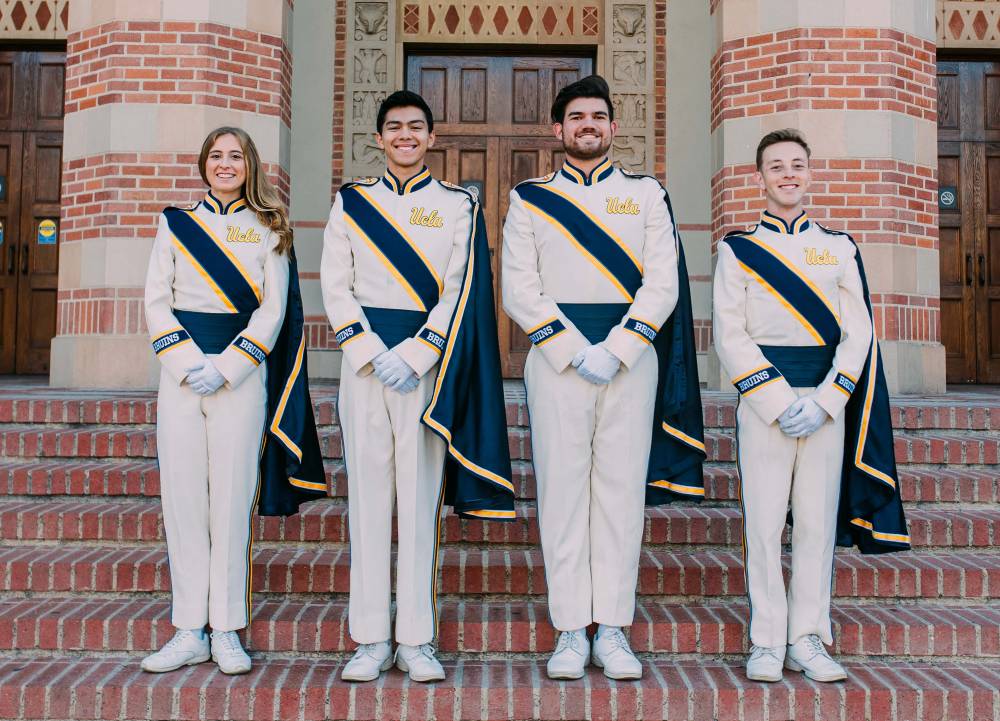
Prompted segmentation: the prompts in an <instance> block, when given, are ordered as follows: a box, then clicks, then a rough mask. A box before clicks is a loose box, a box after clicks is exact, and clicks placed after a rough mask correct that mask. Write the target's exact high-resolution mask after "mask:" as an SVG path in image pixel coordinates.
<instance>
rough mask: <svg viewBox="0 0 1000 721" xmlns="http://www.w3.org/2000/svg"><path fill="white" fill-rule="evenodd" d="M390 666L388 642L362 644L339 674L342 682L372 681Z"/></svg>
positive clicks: (390, 654)
mask: <svg viewBox="0 0 1000 721" xmlns="http://www.w3.org/2000/svg"><path fill="white" fill-rule="evenodd" d="M390 666H392V646H391V645H390V644H389V642H388V641H379V642H378V643H363V644H361V645H360V646H358V650H357V651H355V652H354V655H353V656H351V660H350V661H348V662H347V664H346V665H345V666H344V668H343V670H342V671H341V672H340V678H341V679H343V680H344V681H374V680H375V679H377V678H378V677H379V674H380V673H382V672H383V671H388V670H389V667H390Z"/></svg>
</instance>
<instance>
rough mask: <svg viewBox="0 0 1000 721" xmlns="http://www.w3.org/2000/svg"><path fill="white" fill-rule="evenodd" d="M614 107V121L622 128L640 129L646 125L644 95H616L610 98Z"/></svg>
mask: <svg viewBox="0 0 1000 721" xmlns="http://www.w3.org/2000/svg"><path fill="white" fill-rule="evenodd" d="M611 102H613V103H614V106H615V120H617V121H618V125H619V127H622V128H642V127H645V125H646V95H645V94H644V93H623V94H616V95H614V96H613V97H612V98H611Z"/></svg>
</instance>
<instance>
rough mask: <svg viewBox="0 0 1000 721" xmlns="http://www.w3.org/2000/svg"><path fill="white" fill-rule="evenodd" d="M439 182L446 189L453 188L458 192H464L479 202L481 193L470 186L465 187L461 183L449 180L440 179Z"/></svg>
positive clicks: (472, 199)
mask: <svg viewBox="0 0 1000 721" xmlns="http://www.w3.org/2000/svg"><path fill="white" fill-rule="evenodd" d="M438 182H439V183H441V186H442V187H443V188H444V189H445V190H452V191H454V192H456V193H464V194H465V195H467V196H468V198H469V200H471V201H472V202H473V203H478V202H479V195H478V194H477V193H474V192H473V191H472V190H470V189H469V188H463V187H462V186H461V185H455V184H454V183H449V182H448V181H447V180H438Z"/></svg>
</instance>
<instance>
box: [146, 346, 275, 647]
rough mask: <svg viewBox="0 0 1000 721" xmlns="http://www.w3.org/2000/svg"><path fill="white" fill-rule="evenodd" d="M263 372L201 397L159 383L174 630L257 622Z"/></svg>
mask: <svg viewBox="0 0 1000 721" xmlns="http://www.w3.org/2000/svg"><path fill="white" fill-rule="evenodd" d="M265 381H266V367H265V365H264V364H261V365H260V367H259V368H257V369H256V370H255V371H253V372H252V373H251V374H250V376H249V377H247V378H246V379H245V380H244V381H243V382H242V383H240V385H239V386H237V387H236V388H235V389H230V388H229V387H227V386H223V387H222V388H220V389H219V390H218V391H216V392H215V393H213V394H212V395H210V396H205V397H202V396H199V395H198V394H197V393H195V392H194V391H193V390H191V386H189V385H187V384H183V385H178V384H177V381H176V380H174V378H173V377H172V376H170V375H169V374H168V373H167V371H166V370H163V371H162V372H161V374H160V392H159V395H158V401H157V402H158V405H157V423H156V446H157V453H158V455H159V461H160V495H161V497H162V501H163V525H164V527H165V529H166V534H167V555H168V557H169V559H170V586H171V589H172V591H173V614H172V617H171V620H172V622H173V624H174V626H176V627H177V628H188V629H194V628H202V627H204V625H205V624H206V623H208V624H209V625H211V627H212V629H213V630H215V631H235V630H236V629H240V628H243V627H244V626H246V625H247V624H248V623H249V622H250V586H251V578H250V569H251V561H252V552H253V548H252V546H253V537H252V519H253V511H254V506H255V505H256V502H257V501H256V499H257V492H258V488H259V480H260V479H259V476H260V453H261V442H262V440H263V434H264V424H265V421H266V417H267V385H266V382H265Z"/></svg>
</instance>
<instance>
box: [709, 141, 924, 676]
mask: <svg viewBox="0 0 1000 721" xmlns="http://www.w3.org/2000/svg"><path fill="white" fill-rule="evenodd" d="M809 156H810V151H809V146H808V145H807V144H806V141H805V138H803V136H802V135H801V134H800V133H799V132H798V131H796V130H790V129H789V130H777V131H774V132H772V133H769V134H768V135H766V136H764V138H763V139H762V140H761V141H760V144H759V146H758V148H757V172H756V174H755V178H756V182H757V185H758V186H759V187H760V189H761V190H762V191H763V193H764V196H765V197H766V199H767V209H766V210H765V211H764V213H763V215H762V216H761V219H760V222H759V223H758V224H757V225H756V226H754V227H753V228H751V229H750V230H748V231H740V232H736V233H730V234H729V235H727V236H726V237H725V238H724V239H723V240H722V241H721V242H720V243H719V252H718V265H717V267H716V271H715V281H714V296H713V306H714V322H713V334H714V336H715V347H716V350H717V351H718V353H719V359H720V360H721V362H722V365H723V367H724V368H725V369H726V371H727V372H728V374H729V376H730V377H731V379H732V383H733V385H734V386H735V387H736V390H737V391H738V392H739V394H740V400H739V406H738V408H737V414H736V426H737V430H736V433H737V463H738V466H739V472H740V484H741V492H740V500H741V502H742V507H743V523H744V527H743V528H744V554H745V556H744V563H745V571H746V583H747V589H748V593H749V597H750V641H751V643H752V649H751V654H750V658H749V660H748V661H747V668H746V671H747V676H748V677H749V678H750V679H752V680H755V681H780V680H781V677H782V666H784V667H785V668H788V669H790V670H794V671H802V672H804V673H805V674H806V675H807V676H809V677H810V678H812V679H814V680H816V681H839V680H842V679H844V678H846V677H847V674H846V672H845V670H844V668H843V667H842V666H841V665H840V664H839V663H837V662H836V661H835V660H834V659H833V658H831V657H830V655H829V653H828V652H827V650H826V648H825V646H824V644H827V645H829V644H831V643H833V635H832V631H831V625H830V591H831V581H832V575H833V569H832V565H833V551H834V546H835V544H836V543H840V544H841V545H857V546H858V547H859V548H860V549H861V551H862V552H864V553H885V552H890V551H897V550H902V549H906V548H908V547H909V538H908V536H907V535H906V522H905V520H904V518H903V510H902V505H901V503H900V499H899V492H898V482H897V479H896V464H895V459H894V458H893V454H892V427H891V425H890V422H889V401H888V394H887V392H886V387H885V378H884V376H883V375H882V371H881V367H880V366H881V358H880V357H879V352H878V344H877V343H876V342H875V341H874V339H873V322H872V316H871V310H870V304H869V302H868V292H867V285H866V281H865V275H864V267H863V265H862V263H861V254H860V252H859V250H858V247H857V246H856V245H855V243H854V241H853V240H852V239H851V237H850V236H849V235H847V234H846V233H841V232H838V231H834V230H829V229H827V228H824V227H823V226H821V225H819V224H818V223H815V222H814V221H812V220H811V219H810V218H809V217H808V216H807V215H806V213H805V210H804V208H803V200H804V198H805V195H806V192H807V190H808V188H809V182H810V179H811V175H810V170H809ZM789 503H790V504H791V516H792V519H793V521H794V523H793V525H792V574H791V580H790V583H789V588H788V591H787V594H786V591H785V584H784V580H783V578H782V566H781V538H782V533H783V531H784V527H785V521H786V517H787V515H788V508H789Z"/></svg>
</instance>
